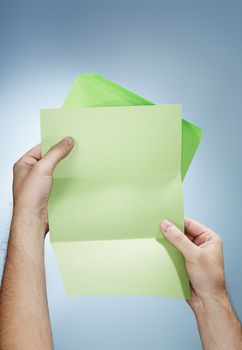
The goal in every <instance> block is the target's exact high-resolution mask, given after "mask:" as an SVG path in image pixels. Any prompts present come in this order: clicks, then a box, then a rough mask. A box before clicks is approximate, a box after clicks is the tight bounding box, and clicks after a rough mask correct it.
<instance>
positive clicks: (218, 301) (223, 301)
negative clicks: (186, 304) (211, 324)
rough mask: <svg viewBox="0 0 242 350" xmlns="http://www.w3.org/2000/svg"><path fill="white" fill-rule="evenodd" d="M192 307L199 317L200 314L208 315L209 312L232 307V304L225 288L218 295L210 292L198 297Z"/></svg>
mask: <svg viewBox="0 0 242 350" xmlns="http://www.w3.org/2000/svg"><path fill="white" fill-rule="evenodd" d="M191 308H192V310H193V312H194V313H195V316H196V317H199V316H200V315H203V316H205V315H208V314H209V313H211V312H214V311H215V310H218V309H221V308H225V309H228V308H231V304H230V301H229V297H228V294H227V291H226V289H225V288H224V290H222V291H221V292H220V293H217V294H216V295H215V294H211V295H209V294H208V295H206V296H202V297H197V298H196V301H195V302H194V303H193V304H192V305H191Z"/></svg>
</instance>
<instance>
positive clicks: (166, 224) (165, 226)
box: [160, 220, 172, 232]
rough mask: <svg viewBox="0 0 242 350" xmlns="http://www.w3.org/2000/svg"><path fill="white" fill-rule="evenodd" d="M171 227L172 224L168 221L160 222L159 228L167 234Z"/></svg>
mask: <svg viewBox="0 0 242 350" xmlns="http://www.w3.org/2000/svg"><path fill="white" fill-rule="evenodd" d="M171 226H172V223H171V222H170V221H168V220H164V221H162V223H161V225H160V227H161V229H162V231H163V232H167V230H168V228H169V227H171Z"/></svg>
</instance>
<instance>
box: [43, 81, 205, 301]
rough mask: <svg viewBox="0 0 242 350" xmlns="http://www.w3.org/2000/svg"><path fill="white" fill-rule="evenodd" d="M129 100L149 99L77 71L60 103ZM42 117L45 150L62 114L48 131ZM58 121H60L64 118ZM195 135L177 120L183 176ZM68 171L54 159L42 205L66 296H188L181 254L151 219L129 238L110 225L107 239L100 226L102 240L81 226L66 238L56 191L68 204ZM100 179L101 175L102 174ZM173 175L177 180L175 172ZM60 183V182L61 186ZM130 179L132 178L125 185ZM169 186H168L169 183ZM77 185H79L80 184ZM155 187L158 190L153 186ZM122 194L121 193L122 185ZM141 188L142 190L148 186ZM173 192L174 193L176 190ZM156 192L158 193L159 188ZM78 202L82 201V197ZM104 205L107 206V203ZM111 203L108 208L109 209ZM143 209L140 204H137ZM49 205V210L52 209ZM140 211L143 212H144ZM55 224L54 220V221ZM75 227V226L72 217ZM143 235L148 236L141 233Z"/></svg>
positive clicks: (89, 104) (196, 132)
mask: <svg viewBox="0 0 242 350" xmlns="http://www.w3.org/2000/svg"><path fill="white" fill-rule="evenodd" d="M132 105H135V106H138V105H152V103H151V102H150V101H148V100H146V99H144V98H142V97H140V96H138V95H136V94H134V93H132V92H130V91H128V90H126V89H124V88H122V87H121V86H119V85H117V84H115V83H113V82H111V81H109V80H107V79H105V78H103V77H101V76H100V75H98V74H82V75H79V76H78V77H77V78H76V79H75V81H74V83H73V85H72V88H71V90H70V92H69V94H68V96H67V98H66V100H65V102H64V105H63V108H65V109H66V108H68V109H70V108H71V109H73V107H74V108H78V109H79V108H80V107H94V106H103V107H105V106H132ZM58 113H59V112H58ZM68 116H69V114H68ZM46 118H47V120H45V122H44V125H43V118H41V122H42V127H41V131H42V147H43V151H46V150H47V149H48V147H49V146H50V145H51V144H52V143H54V139H55V137H56V136H57V135H56V134H55V131H56V130H57V129H58V130H59V127H60V124H61V123H62V120H61V119H58V124H57V125H58V128H57V127H56V126H55V130H54V131H53V135H50V134H49V132H48V130H49V122H50V118H48V117H46ZM60 122H61V123H60ZM64 123H66V119H65V121H64ZM68 125H69V123H68ZM65 131H66V130H65ZM46 132H47V134H46ZM64 134H65V135H66V134H68V133H64ZM46 135H49V136H48V138H46ZM201 135H202V132H201V129H200V128H198V127H196V126H195V125H193V124H191V123H189V122H187V121H185V120H182V154H181V157H182V165H181V173H182V177H183V178H184V176H185V174H186V171H187V169H188V167H189V165H190V163H191V160H192V158H193V156H194V154H195V151H196V149H197V147H198V145H199V142H200V139H201ZM49 137H50V139H51V141H50V139H49ZM58 169H59V170H58ZM69 175H70V173H69V167H68V169H66V168H64V169H62V170H61V165H60V167H59V168H57V169H56V172H55V175H54V181H53V189H52V193H51V196H50V202H49V203H50V204H49V210H48V211H49V218H50V234H51V241H52V246H53V249H54V251H55V254H56V257H57V261H58V263H59V266H60V269H61V274H62V278H63V282H64V286H65V290H66V294H67V295H69V296H72V295H110V294H111V295H112V294H113V295H117V294H119V295H123V294H126V295H127V294H128V295H158V296H165V297H180V298H189V295H190V291H189V285H188V279H187V274H186V272H185V269H184V261H183V257H182V256H181V255H180V254H179V253H178V252H177V250H176V249H175V248H174V247H172V246H171V245H170V244H169V243H168V242H167V241H166V240H165V239H163V238H161V236H160V238H158V239H157V236H158V237H159V231H158V227H157V225H156V228H155V227H154V226H153V230H152V231H149V234H150V235H151V236H150V237H149V234H148V233H147V232H148V231H145V230H143V231H139V233H138V234H139V235H140V234H141V232H142V234H143V237H145V238H134V237H135V233H134V231H133V238H132V239H131V238H130V237H129V238H128V239H127V238H125V239H124V238H122V239H118V238H119V235H120V232H119V234H118V235H117V233H116V230H114V231H112V230H110V232H111V236H112V239H105V237H106V238H107V236H106V235H107V233H106V231H105V230H103V231H102V234H103V237H104V239H103V240H93V239H94V238H95V235H94V236H92V239H91V240H88V241H87V240H85V237H86V236H85V235H86V234H87V232H86V231H84V236H83V235H81V234H79V233H78V240H77V241H76V240H73V238H70V237H71V236H72V235H75V233H74V232H75V229H72V223H73V222H71V225H70V226H69V227H68V228H66V230H65V229H63V227H66V226H65V225H66V222H67V221H68V220H69V219H70V217H71V216H70V212H69V211H68V212H66V210H65V202H66V201H63V200H62V192H63V191H64V193H65V191H66V194H65V195H67V197H68V194H69V204H68V205H70V204H71V203H72V199H73V198H72V195H71V193H74V194H76V193H77V191H76V189H78V187H79V185H78V180H77V177H76V176H74V178H71V177H69ZM73 179H74V180H73ZM104 179H105V177H103V180H104ZM147 179H148V177H146V185H148V183H149V181H148V180H147ZM76 180H77V181H76ZM103 180H102V179H101V178H100V179H99V186H104V188H106V187H105V181H103ZM159 181H160V179H159V177H156V181H155V182H154V184H155V186H156V187H157V186H159ZM176 181H178V180H177V178H176ZM168 182H169V181H168ZM61 183H62V184H63V183H64V186H63V185H61ZM68 183H70V184H71V188H72V191H69V190H70V184H68ZM72 184H73V185H74V186H72ZM75 184H76V189H75ZM131 184H132V181H131V183H130V186H131ZM91 185H92V184H91V182H90V183H87V182H86V186H85V188H86V195H87V194H88V191H87V189H88V188H89V189H90V188H91ZM113 185H117V180H116V181H114V182H113ZM155 186H154V187H153V188H155ZM169 186H171V185H169ZM169 186H168V188H171V187H172V186H171V187H169ZM80 188H83V186H81V187H80ZM144 188H145V187H144ZM146 188H148V186H146ZM174 188H175V187H174ZM122 189H123V188H122ZM138 189H141V187H139V186H136V190H138ZM168 192H169V191H168ZM118 193H119V194H121V193H122V191H121V190H120V191H119V192H118ZM158 193H161V192H160V191H158ZM125 194H127V191H126V192H125ZM146 194H147V195H148V191H147V193H146ZM171 195H172V193H170V194H169V196H171ZM173 195H174V196H176V194H173ZM115 196H116V193H115V191H114V192H113V193H112V192H109V197H108V198H109V200H111V199H113V198H115ZM157 196H158V197H159V194H157ZM158 197H157V198H156V199H158ZM178 197H179V196H178ZM74 198H75V199H74V203H75V200H77V201H78V196H75V195H74ZM100 198H101V197H100ZM100 198H99V200H100ZM96 199H97V198H96ZM146 199H147V197H146ZM55 202H56V205H55ZM67 203H68V201H67ZM155 203H157V202H155ZM175 203H176V201H175ZM82 205H84V202H83V203H82ZM55 207H56V209H55ZM177 208H178V209H179V208H180V210H182V206H181V207H180V206H179V205H178V207H177ZM106 209H110V206H109V208H106ZM114 209H115V208H112V210H114ZM116 209H117V208H116ZM125 209H128V208H125ZM144 209H146V208H145V207H143V210H144ZM52 210H54V211H53V212H52ZM104 210H105V208H102V213H103V211H104ZM58 212H59V214H58ZM90 213H91V211H90ZM90 213H89V214H90ZM146 213H147V214H148V212H146ZM96 214H97V212H96ZM126 214H127V212H126ZM63 218H64V219H63ZM161 218H162V213H161ZM170 218H171V219H173V220H174V221H175V222H176V223H177V225H178V226H180V228H182V218H181V213H180V214H179V213H178V212H177V213H176V214H175V215H172V216H170ZM52 219H53V220H52ZM140 219H142V218H140ZM100 220H101V216H99V222H100ZM91 222H92V226H90V228H92V231H93V222H94V224H95V220H91ZM62 224H63V227H62ZM55 225H57V226H56V227H55ZM84 225H88V222H87V221H86V223H85V222H83V223H82V228H83V227H84ZM76 228H78V222H77V225H76ZM110 232H109V233H110ZM82 233H83V231H82ZM92 233H94V231H93V232H92ZM129 233H130V232H129ZM126 235H127V232H126V234H125V233H124V237H125V236H126ZM147 235H148V237H146V236H147ZM72 237H73V236H72Z"/></svg>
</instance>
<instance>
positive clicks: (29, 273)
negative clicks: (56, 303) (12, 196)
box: [0, 211, 53, 350]
mask: <svg viewBox="0 0 242 350" xmlns="http://www.w3.org/2000/svg"><path fill="white" fill-rule="evenodd" d="M32 214H33V213H31V214H30V213H28V212H24V211H19V212H15V213H14V216H13V221H12V225H11V230H10V237H9V244H8V251H7V257H6V264H5V269H4V273H3V279H2V286H1V294H0V348H1V349H3V350H4V349H11V350H14V349H18V350H21V349H24V350H28V349H31V350H33V349H46V350H48V349H52V348H53V345H52V335H51V328H50V320H49V312H48V305H47V296H46V286H45V270H44V232H43V230H44V228H43V225H42V223H41V220H40V219H39V218H38V217H37V216H36V215H32Z"/></svg>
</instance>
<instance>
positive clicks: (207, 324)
mask: <svg viewBox="0 0 242 350" xmlns="http://www.w3.org/2000/svg"><path fill="white" fill-rule="evenodd" d="M160 228H161V231H162V232H163V235H164V236H165V238H166V239H167V240H168V241H170V242H171V243H172V244H173V245H174V246H175V247H176V248H177V249H178V250H179V251H180V252H181V253H182V254H183V256H184V258H185V265H186V270H187V272H188V275H189V280H190V285H191V299H190V300H189V301H188V304H189V305H190V307H191V308H192V310H193V312H194V314H195V317H196V320H197V324H198V329H199V332H200V336H201V341H202V345H203V349H204V350H242V328H241V323H240V321H239V319H238V318H237V316H236V314H235V312H234V310H233V308H232V306H231V303H230V301H229V298H228V295H227V291H226V284H225V276H224V258H223V244H222V240H221V238H220V237H219V236H218V235H217V234H216V233H215V232H213V231H212V230H211V229H210V228H208V227H206V226H205V225H203V224H201V223H199V222H198V221H195V220H192V219H189V218H186V219H185V234H184V233H183V232H181V231H180V230H179V229H178V228H177V227H176V226H175V225H174V224H172V223H171V222H169V221H167V220H165V221H163V222H162V223H161V225H160Z"/></svg>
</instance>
